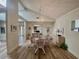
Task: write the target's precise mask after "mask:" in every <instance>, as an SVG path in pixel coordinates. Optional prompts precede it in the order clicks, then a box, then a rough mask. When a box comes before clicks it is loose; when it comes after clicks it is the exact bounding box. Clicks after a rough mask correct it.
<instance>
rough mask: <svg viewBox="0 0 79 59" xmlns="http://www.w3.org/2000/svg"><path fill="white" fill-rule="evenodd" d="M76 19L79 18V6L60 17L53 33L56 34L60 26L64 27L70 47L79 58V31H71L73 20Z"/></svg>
mask: <svg viewBox="0 0 79 59" xmlns="http://www.w3.org/2000/svg"><path fill="white" fill-rule="evenodd" d="M76 19H79V8H77V9H75V10H73V11H71V12H69V13H67V14H66V15H64V16H62V17H60V18H58V19H57V20H56V23H55V26H54V31H53V33H54V34H56V32H55V31H56V29H58V28H64V36H65V37H66V43H67V45H68V49H69V51H70V52H71V53H73V54H74V55H75V56H77V57H78V58H79V32H74V31H71V22H72V20H76Z"/></svg>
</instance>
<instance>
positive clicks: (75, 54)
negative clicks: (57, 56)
mask: <svg viewBox="0 0 79 59" xmlns="http://www.w3.org/2000/svg"><path fill="white" fill-rule="evenodd" d="M68 50H69V52H71V53H72V54H73V55H74V56H76V57H77V58H78V59H79V54H77V53H75V52H74V51H72V50H70V49H68Z"/></svg>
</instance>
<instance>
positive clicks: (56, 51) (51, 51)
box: [9, 46, 77, 59]
mask: <svg viewBox="0 0 79 59" xmlns="http://www.w3.org/2000/svg"><path fill="white" fill-rule="evenodd" d="M45 50H46V54H45V55H44V54H43V52H42V51H41V50H39V51H38V52H37V54H36V55H35V54H34V49H33V48H26V47H21V48H20V49H18V50H17V51H15V52H14V53H12V54H10V55H9V56H10V59H77V58H76V57H75V56H74V55H72V54H71V53H70V52H68V51H65V50H63V49H61V48H58V47H55V46H49V47H46V48H45Z"/></svg>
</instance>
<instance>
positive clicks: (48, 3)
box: [21, 0, 79, 20]
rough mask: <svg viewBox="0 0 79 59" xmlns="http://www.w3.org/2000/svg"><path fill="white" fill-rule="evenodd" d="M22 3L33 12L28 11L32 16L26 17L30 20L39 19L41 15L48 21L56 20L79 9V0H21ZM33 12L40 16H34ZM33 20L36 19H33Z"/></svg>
mask: <svg viewBox="0 0 79 59" xmlns="http://www.w3.org/2000/svg"><path fill="white" fill-rule="evenodd" d="M21 2H22V3H23V5H24V6H25V7H26V8H27V9H28V10H31V11H28V12H30V13H29V14H30V15H25V16H28V17H29V18H30V16H33V17H34V16H35V17H37V15H39V14H40V13H41V14H42V15H44V18H45V19H46V17H47V19H48V20H49V18H50V19H52V20H55V19H57V18H59V17H61V16H62V15H65V14H66V13H68V12H70V11H72V10H74V9H76V8H78V7H79V0H21ZM40 7H41V12H40ZM33 12H34V13H35V12H36V13H39V14H36V13H35V14H34V13H33ZM32 20H35V19H34V18H33V19H32Z"/></svg>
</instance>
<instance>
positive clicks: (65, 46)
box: [60, 43, 68, 50]
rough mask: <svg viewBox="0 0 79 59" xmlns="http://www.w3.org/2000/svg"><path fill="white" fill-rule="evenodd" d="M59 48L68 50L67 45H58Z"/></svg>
mask: <svg viewBox="0 0 79 59" xmlns="http://www.w3.org/2000/svg"><path fill="white" fill-rule="evenodd" d="M60 48H62V49H64V50H68V46H67V44H65V43H63V44H61V45H60Z"/></svg>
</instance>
